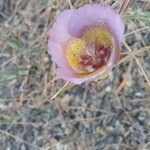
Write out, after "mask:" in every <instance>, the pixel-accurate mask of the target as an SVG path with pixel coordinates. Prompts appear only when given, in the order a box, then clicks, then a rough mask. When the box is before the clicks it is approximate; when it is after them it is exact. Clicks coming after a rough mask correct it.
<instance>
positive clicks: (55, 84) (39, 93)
mask: <svg viewBox="0 0 150 150" xmlns="http://www.w3.org/2000/svg"><path fill="white" fill-rule="evenodd" d="M106 1H107V2H108V3H109V4H111V5H112V4H113V7H115V9H119V8H120V6H121V5H122V2H123V1H121V0H118V1H117V0H116V1H111V0H106ZM99 2H100V0H89V1H88V0H74V1H72V4H73V7H75V8H77V7H79V6H82V5H84V4H86V3H99ZM66 8H69V3H68V1H67V0H1V1H0V150H39V149H40V150H52V149H53V150H146V149H147V150H150V82H149V79H150V53H149V51H150V32H149V31H150V30H149V27H150V12H149V11H150V2H148V0H147V1H146V0H143V1H142V0H134V1H133V4H132V5H131V7H129V8H128V10H127V11H126V13H122V16H123V18H124V22H125V24H126V31H125V35H124V41H125V43H124V46H123V52H126V53H129V51H130V50H132V51H135V52H134V53H133V52H130V53H129V57H128V60H124V61H123V62H122V63H121V64H120V65H118V66H116V68H115V69H114V70H113V72H112V73H111V74H110V76H109V78H107V79H105V80H104V81H99V82H90V83H85V84H82V85H80V86H75V87H73V88H70V89H68V90H65V91H63V92H61V93H60V94H59V95H58V96H57V97H56V98H55V99H54V100H50V99H51V98H52V96H53V95H55V93H56V92H57V91H58V90H59V89H60V88H61V87H63V85H64V84H65V82H64V81H62V80H60V79H57V77H56V76H55V71H56V66H55V64H54V63H52V62H51V59H50V57H49V56H48V55H47V30H48V27H49V26H50V25H51V24H52V23H53V19H54V17H55V15H56V14H58V13H59V12H61V11H63V10H64V9H66ZM121 10H122V8H121ZM131 54H133V55H132V56H131Z"/></svg>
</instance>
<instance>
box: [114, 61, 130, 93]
mask: <svg viewBox="0 0 150 150" xmlns="http://www.w3.org/2000/svg"><path fill="white" fill-rule="evenodd" d="M132 64H133V62H132V59H130V64H129V67H128V70H127V73H126V74H125V77H124V79H123V81H122V82H121V83H120V85H119V86H118V88H117V90H116V94H119V92H120V91H121V90H122V89H123V88H124V86H125V85H126V83H127V82H128V80H129V75H130V71H131V69H132Z"/></svg>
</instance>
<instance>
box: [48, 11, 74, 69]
mask: <svg viewBox="0 0 150 150" xmlns="http://www.w3.org/2000/svg"><path fill="white" fill-rule="evenodd" d="M72 13H73V10H65V11H63V12H62V13H61V14H59V15H58V16H57V17H56V21H55V23H54V24H53V26H52V27H51V28H50V30H49V32H48V48H49V50H48V53H49V54H50V55H51V56H52V60H53V61H54V62H55V63H56V64H57V65H58V67H63V68H64V69H65V70H70V69H71V68H70V66H69V65H68V63H67V62H66V58H65V55H64V49H63V47H64V43H65V42H66V41H67V40H69V39H70V38H71V36H70V35H69V34H68V20H69V19H70V17H71V15H72Z"/></svg>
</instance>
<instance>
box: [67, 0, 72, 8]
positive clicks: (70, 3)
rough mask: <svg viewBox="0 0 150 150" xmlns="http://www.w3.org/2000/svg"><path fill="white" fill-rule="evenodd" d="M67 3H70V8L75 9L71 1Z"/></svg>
mask: <svg viewBox="0 0 150 150" xmlns="http://www.w3.org/2000/svg"><path fill="white" fill-rule="evenodd" d="M67 1H68V3H69V6H70V8H71V9H73V5H72V2H71V0H67Z"/></svg>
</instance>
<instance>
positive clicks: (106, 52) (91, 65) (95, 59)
mask: <svg viewBox="0 0 150 150" xmlns="http://www.w3.org/2000/svg"><path fill="white" fill-rule="evenodd" d="M92 49H93V52H90V51H89V50H88V47H87V48H86V51H85V54H81V56H80V64H81V66H82V67H83V68H86V70H87V71H88V72H93V71H95V70H97V69H99V68H101V67H103V66H104V65H106V64H107V61H108V59H109V57H110V48H109V47H105V46H104V45H99V46H95V47H93V48H92Z"/></svg>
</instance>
